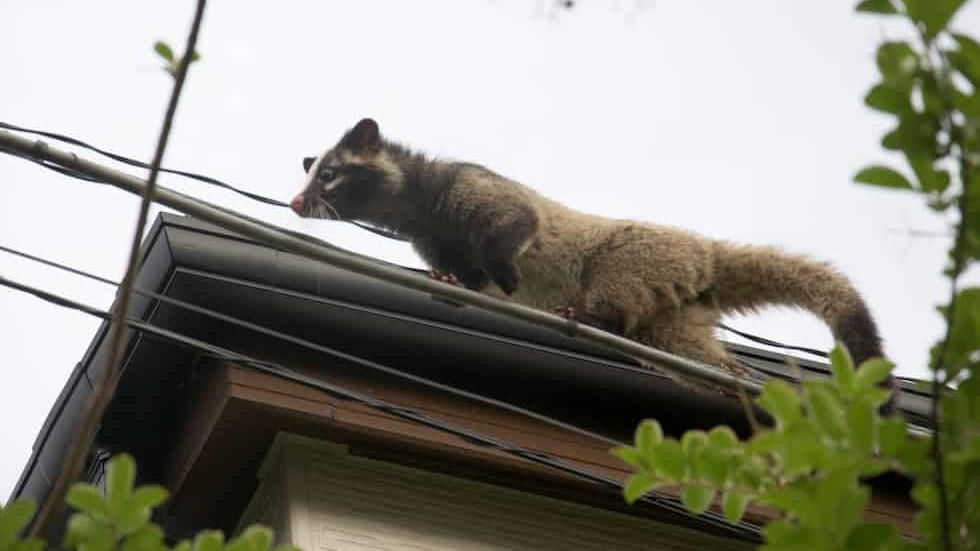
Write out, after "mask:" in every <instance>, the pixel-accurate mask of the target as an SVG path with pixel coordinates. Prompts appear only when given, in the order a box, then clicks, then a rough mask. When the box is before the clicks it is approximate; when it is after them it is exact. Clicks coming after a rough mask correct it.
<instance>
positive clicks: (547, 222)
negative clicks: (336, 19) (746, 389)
mask: <svg viewBox="0 0 980 551" xmlns="http://www.w3.org/2000/svg"><path fill="white" fill-rule="evenodd" d="M304 165H305V167H306V168H307V170H308V171H309V172H310V176H309V180H308V183H307V187H306V189H305V190H304V192H303V193H302V194H301V195H299V196H297V198H296V199H295V200H294V208H295V209H296V210H297V212H298V213H300V215H301V216H322V217H328V218H343V219H355V220H361V221H365V222H368V223H371V224H375V225H378V226H382V227H386V228H389V229H391V230H394V231H396V232H398V233H399V234H401V235H404V236H406V237H408V238H409V239H411V241H412V244H413V245H414V247H415V249H416V250H417V251H418V253H419V254H420V255H421V256H422V258H423V259H424V260H425V261H426V262H428V263H429V264H430V265H431V266H432V267H433V268H435V269H436V270H439V271H442V272H448V273H452V274H454V275H455V276H456V277H457V278H459V280H460V281H461V282H462V283H463V284H464V285H466V286H467V287H469V288H472V289H476V290H481V291H484V292H488V293H492V294H495V295H497V296H501V297H506V298H508V299H509V300H513V301H515V302H518V303H521V304H525V305H527V306H531V307H535V308H539V309H545V310H549V311H550V310H553V309H555V308H556V307H562V306H572V307H574V308H575V310H576V312H577V313H578V315H579V316H580V318H581V319H582V320H583V321H585V322H587V323H591V324H594V325H596V326H599V327H602V328H604V329H607V330H610V331H613V332H616V333H619V334H621V335H624V336H626V337H628V338H631V339H634V340H637V341H639V342H643V343H646V344H649V345H651V346H654V347H656V348H659V349H661V350H664V351H667V352H672V353H674V354H677V355H680V356H684V357H687V358H691V359H694V360H698V361H701V362H705V363H708V364H713V365H718V366H723V367H728V368H735V363H734V360H733V358H732V357H731V356H730V355H729V354H728V353H727V352H726V351H725V349H724V348H723V347H722V345H721V344H720V343H719V342H718V340H717V339H716V338H715V326H716V323H718V321H719V320H720V318H721V316H722V315H723V314H726V313H746V312H752V311H754V310H755V309H757V308H760V307H762V306H766V305H785V306H795V307H800V308H803V309H806V310H809V311H810V312H812V313H814V314H816V315H817V316H819V317H820V318H821V319H823V320H824V321H825V322H826V323H827V324H828V326H829V327H830V329H831V331H832V332H833V334H834V335H835V337H836V338H837V339H838V340H841V341H842V342H844V344H845V345H847V347H848V348H849V350H850V352H851V354H852V356H853V357H854V360H855V362H862V361H864V360H866V359H869V358H872V357H878V356H882V355H883V354H882V350H881V343H880V339H879V337H878V332H877V329H876V327H875V324H874V322H873V321H872V318H871V315H870V313H869V311H868V308H867V306H866V305H865V303H864V301H863V300H862V298H861V297H860V295H859V294H858V293H857V291H855V289H854V288H853V287H852V286H851V284H850V283H849V282H848V280H847V279H846V278H845V277H844V276H842V275H841V274H839V273H838V272H837V271H836V270H834V269H833V268H832V267H830V266H829V265H827V264H823V263H819V262H814V261H812V260H809V259H807V258H805V257H802V256H797V255H790V254H786V253H783V252H781V251H779V250H777V249H776V248H773V247H755V246H740V245H734V244H730V243H726V242H722V241H714V240H710V239H707V238H705V237H701V236H699V235H696V234H694V233H691V232H687V231H684V230H680V229H675V228H670V227H665V226H660V225H656V224H650V223H645V222H633V221H624V220H613V219H608V218H602V217H598V216H593V215H589V214H585V213H582V212H578V211H576V210H573V209H570V208H568V207H566V206H564V205H562V204H560V203H558V202H556V201H553V200H550V199H548V198H546V197H543V196H541V195H540V194H538V193H537V192H535V191H534V190H532V189H530V188H528V187H525V186H523V185H521V184H520V183H517V182H515V181H513V180H510V179H507V178H505V177H503V176H500V175H498V174H495V173H494V172H492V171H490V170H488V169H486V168H484V167H481V166H479V165H474V164H467V163H454V162H442V161H435V160H430V159H428V158H426V157H424V156H422V155H419V154H416V153H412V152H411V151H409V150H408V149H406V148H404V147H402V146H399V145H397V144H394V143H391V142H387V141H385V140H383V139H381V137H380V135H379V134H378V130H377V125H376V124H375V123H374V122H373V121H371V120H370V119H365V120H363V121H361V122H360V123H358V125H357V126H355V127H354V128H353V129H352V130H351V131H349V132H348V133H347V134H345V136H344V138H343V139H341V141H340V143H338V144H337V146H335V147H334V148H332V149H331V150H328V151H327V152H326V153H324V154H323V155H321V156H320V157H319V158H317V159H307V160H306V161H305V162H304ZM324 167H326V169H325V168H324ZM323 170H326V172H327V176H328V177H330V181H329V182H326V183H324V182H323V181H322V178H320V177H319V175H318V171H320V172H322V171H323ZM331 184H332V185H331ZM328 188H329V189H328ZM324 203H326V204H327V205H329V206H330V208H325V206H324V205H323V204H324Z"/></svg>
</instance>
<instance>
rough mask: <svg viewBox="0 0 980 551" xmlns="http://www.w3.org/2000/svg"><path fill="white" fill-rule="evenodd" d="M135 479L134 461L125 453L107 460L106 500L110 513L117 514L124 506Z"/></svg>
mask: <svg viewBox="0 0 980 551" xmlns="http://www.w3.org/2000/svg"><path fill="white" fill-rule="evenodd" d="M135 480H136V462H135V461H133V457H132V456H131V455H129V454H127V453H122V454H119V455H117V456H115V457H113V458H112V459H110V460H109V463H108V465H107V467H106V501H107V502H108V504H109V509H110V511H112V513H113V514H114V515H115V514H118V513H120V512H121V511H122V509H123V507H125V506H126V502H127V501H128V500H129V496H130V495H131V494H132V491H133V482H134V481H135Z"/></svg>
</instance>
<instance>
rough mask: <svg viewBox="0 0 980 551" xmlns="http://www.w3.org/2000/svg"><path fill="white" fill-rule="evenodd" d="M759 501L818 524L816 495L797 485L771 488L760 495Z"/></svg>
mask: <svg viewBox="0 0 980 551" xmlns="http://www.w3.org/2000/svg"><path fill="white" fill-rule="evenodd" d="M759 502H760V503H762V504H763V505H770V506H772V507H777V508H779V509H781V510H783V511H785V512H787V513H789V514H790V515H792V516H794V517H796V518H798V519H800V521H801V522H803V523H806V524H816V523H817V522H818V521H819V518H820V511H819V510H818V508H817V506H816V502H815V501H814V496H813V495H812V494H810V493H809V492H807V491H805V490H803V489H802V488H798V487H795V486H787V487H785V488H775V489H773V490H770V491H769V492H766V493H765V494H763V495H761V496H759Z"/></svg>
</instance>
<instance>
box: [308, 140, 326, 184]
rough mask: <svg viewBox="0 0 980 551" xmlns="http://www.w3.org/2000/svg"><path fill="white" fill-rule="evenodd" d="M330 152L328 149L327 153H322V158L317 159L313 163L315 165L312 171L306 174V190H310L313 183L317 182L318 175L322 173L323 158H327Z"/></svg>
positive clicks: (312, 166) (312, 165)
mask: <svg viewBox="0 0 980 551" xmlns="http://www.w3.org/2000/svg"><path fill="white" fill-rule="evenodd" d="M328 151H330V150H329V149H328V150H327V151H324V152H323V153H320V156H319V157H317V158H316V160H315V161H313V164H311V165H310V170H309V172H307V173H306V186H305V187H304V189H309V188H310V186H311V185H313V181H314V180H316V175H317V173H318V172H320V163H322V162H323V158H324V157H326V156H327V152H328Z"/></svg>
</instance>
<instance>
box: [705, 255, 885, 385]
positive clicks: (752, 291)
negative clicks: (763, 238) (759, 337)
mask: <svg viewBox="0 0 980 551" xmlns="http://www.w3.org/2000/svg"><path fill="white" fill-rule="evenodd" d="M714 269H715V284H714V286H713V290H714V294H715V297H716V300H717V304H718V307H719V308H720V309H721V310H722V311H723V312H726V313H748V312H752V311H753V310H756V309H757V308H759V307H762V306H766V305H785V306H796V307H799V308H804V309H806V310H809V311H810V312H813V313H814V314H816V315H817V316H819V317H820V318H821V319H823V320H824V321H825V322H826V323H827V325H828V326H829V327H830V330H831V331H832V332H833V334H834V338H836V339H837V340H838V341H840V342H842V343H844V345H845V346H847V349H848V351H850V353H851V357H852V358H853V359H854V364H855V365H860V364H861V363H862V362H864V361H865V360H868V359H870V358H876V357H884V353H883V351H882V347H881V337H879V335H878V327H877V326H876V325H875V322H874V320H873V319H872V318H871V312H870V311H869V310H868V306H867V305H866V304H865V303H864V300H863V299H862V298H861V296H860V295H859V294H858V292H857V291H856V290H855V289H854V287H853V286H852V285H851V283H850V281H848V280H847V278H846V277H844V276H843V275H841V274H840V273H839V272H838V271H837V270H835V269H834V268H833V267H831V266H830V265H829V264H825V263H821V262H815V261H813V260H810V259H808V258H806V257H803V256H798V255H792V254H787V253H785V252H782V251H780V250H778V249H776V248H774V247H756V246H738V245H731V244H728V243H717V244H716V245H715V266H714ZM886 384H887V386H888V387H889V388H893V387H894V381H893V380H891V379H890V380H889V381H887V382H886ZM883 386H884V385H883Z"/></svg>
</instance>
